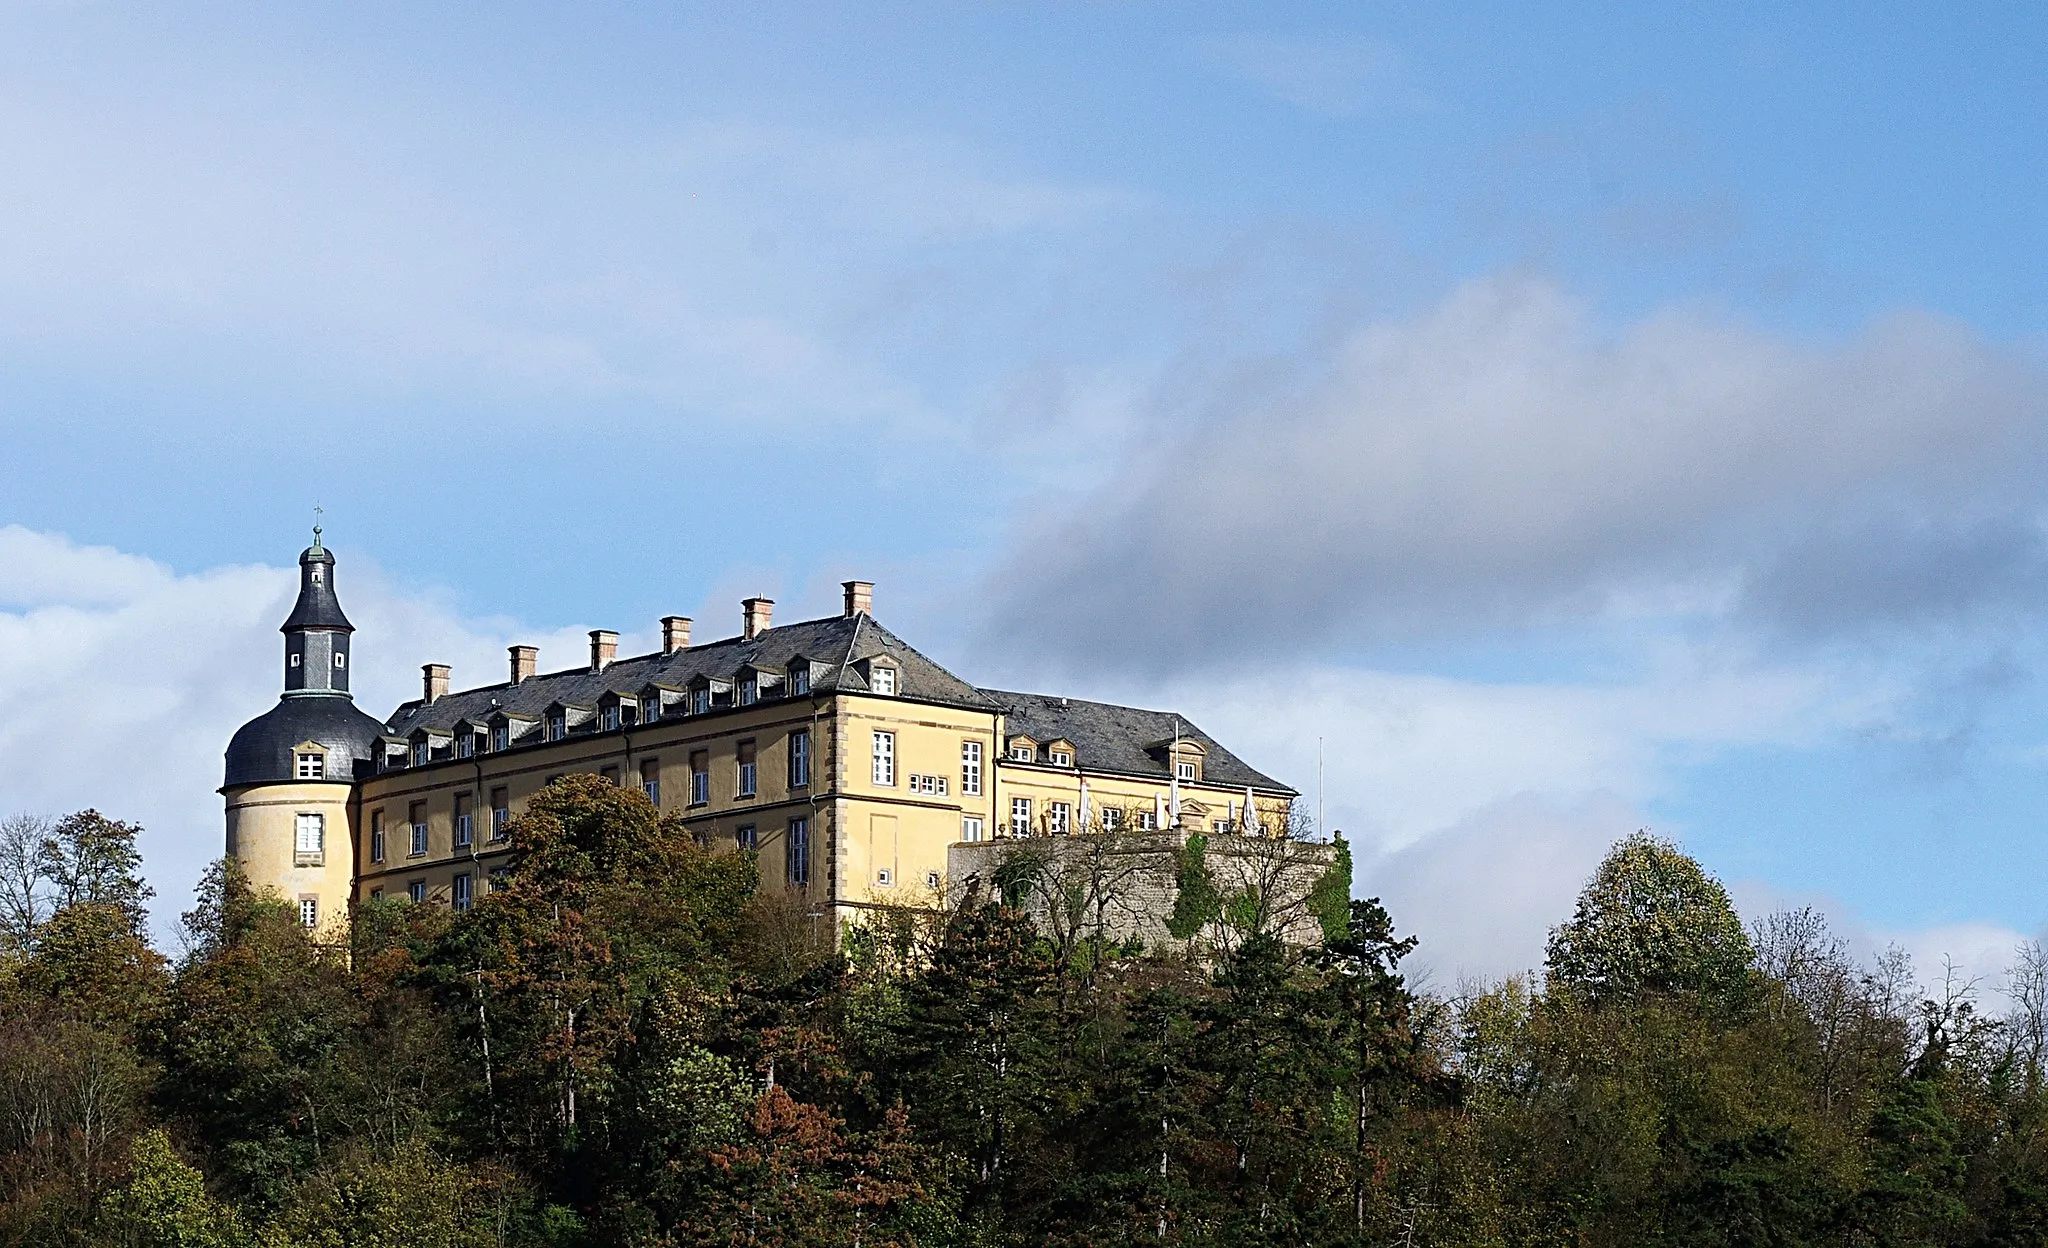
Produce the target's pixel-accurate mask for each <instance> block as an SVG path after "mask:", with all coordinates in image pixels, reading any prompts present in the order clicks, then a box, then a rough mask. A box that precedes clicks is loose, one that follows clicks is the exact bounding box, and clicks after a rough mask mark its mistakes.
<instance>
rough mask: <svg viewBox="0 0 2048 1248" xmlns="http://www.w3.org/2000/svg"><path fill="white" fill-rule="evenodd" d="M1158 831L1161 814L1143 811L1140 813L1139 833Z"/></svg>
mask: <svg viewBox="0 0 2048 1248" xmlns="http://www.w3.org/2000/svg"><path fill="white" fill-rule="evenodd" d="M1158 830H1159V813H1158V812H1157V811H1152V810H1141V811H1139V812H1138V831H1140V832H1157V831H1158Z"/></svg>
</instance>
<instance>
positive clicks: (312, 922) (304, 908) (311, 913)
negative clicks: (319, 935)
mask: <svg viewBox="0 0 2048 1248" xmlns="http://www.w3.org/2000/svg"><path fill="white" fill-rule="evenodd" d="M299 922H300V923H301V924H302V925H303V926H306V927H318V926H320V901H319V899H318V898H316V897H301V898H299Z"/></svg>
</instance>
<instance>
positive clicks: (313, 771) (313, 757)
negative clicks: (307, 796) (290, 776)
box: [299, 751, 327, 780]
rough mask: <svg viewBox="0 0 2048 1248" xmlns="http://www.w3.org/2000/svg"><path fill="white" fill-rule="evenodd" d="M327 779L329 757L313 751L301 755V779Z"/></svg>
mask: <svg viewBox="0 0 2048 1248" xmlns="http://www.w3.org/2000/svg"><path fill="white" fill-rule="evenodd" d="M326 778H327V756H326V755H324V754H315V753H312V752H311V751H308V752H307V753H304V754H301V755H299V779H301V780H324V779H326Z"/></svg>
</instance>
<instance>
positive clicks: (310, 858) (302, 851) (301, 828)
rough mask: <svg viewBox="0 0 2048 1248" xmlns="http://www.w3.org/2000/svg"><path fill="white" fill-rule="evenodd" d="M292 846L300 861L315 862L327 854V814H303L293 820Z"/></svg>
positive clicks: (305, 862)
mask: <svg viewBox="0 0 2048 1248" xmlns="http://www.w3.org/2000/svg"><path fill="white" fill-rule="evenodd" d="M292 825H293V841H292V847H293V849H294V850H296V851H297V856H298V860H299V862H301V863H303V864H309V865H310V864H314V863H318V862H320V861H322V860H323V859H324V858H325V857H326V856H327V816H325V815H319V814H301V815H299V816H298V817H297V818H295V819H293V820H292Z"/></svg>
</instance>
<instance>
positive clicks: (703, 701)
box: [690, 688, 711, 715]
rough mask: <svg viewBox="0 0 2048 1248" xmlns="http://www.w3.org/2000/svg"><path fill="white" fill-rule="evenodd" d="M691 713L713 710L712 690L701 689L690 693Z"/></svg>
mask: <svg viewBox="0 0 2048 1248" xmlns="http://www.w3.org/2000/svg"><path fill="white" fill-rule="evenodd" d="M690 710H691V713H693V714H697V715H703V714H705V713H707V712H709V711H710V710H711V690H710V689H708V688H705V689H699V690H696V691H695V692H693V693H692V694H691V695H690Z"/></svg>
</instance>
